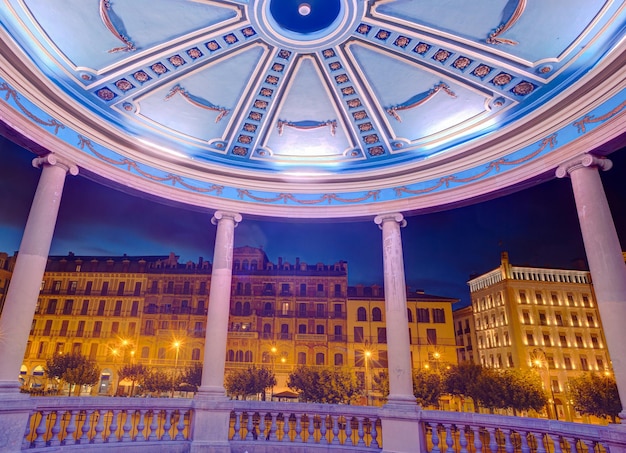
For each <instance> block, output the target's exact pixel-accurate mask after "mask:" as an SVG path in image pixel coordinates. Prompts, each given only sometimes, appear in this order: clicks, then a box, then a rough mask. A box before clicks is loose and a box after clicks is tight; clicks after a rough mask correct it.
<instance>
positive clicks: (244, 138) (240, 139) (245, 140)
mask: <svg viewBox="0 0 626 453" xmlns="http://www.w3.org/2000/svg"><path fill="white" fill-rule="evenodd" d="M237 141H238V142H239V143H243V144H245V145H249V144H250V143H252V137H250V136H249V135H240V136H239V137H237Z"/></svg>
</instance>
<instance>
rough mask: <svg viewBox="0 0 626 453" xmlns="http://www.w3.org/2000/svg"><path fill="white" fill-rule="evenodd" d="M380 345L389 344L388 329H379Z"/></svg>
mask: <svg viewBox="0 0 626 453" xmlns="http://www.w3.org/2000/svg"><path fill="white" fill-rule="evenodd" d="M378 343H379V344H385V343H387V328H386V327H379V328H378Z"/></svg>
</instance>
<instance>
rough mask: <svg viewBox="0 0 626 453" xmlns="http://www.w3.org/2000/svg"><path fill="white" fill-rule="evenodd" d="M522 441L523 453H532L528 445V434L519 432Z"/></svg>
mask: <svg viewBox="0 0 626 453" xmlns="http://www.w3.org/2000/svg"><path fill="white" fill-rule="evenodd" d="M519 437H520V441H521V443H522V446H521V448H522V453H530V445H528V433H523V432H521V431H520V432H519Z"/></svg>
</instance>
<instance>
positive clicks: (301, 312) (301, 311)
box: [298, 304, 306, 318]
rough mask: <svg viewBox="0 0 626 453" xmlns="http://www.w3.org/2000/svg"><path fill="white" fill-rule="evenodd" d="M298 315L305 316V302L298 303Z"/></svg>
mask: <svg viewBox="0 0 626 453" xmlns="http://www.w3.org/2000/svg"><path fill="white" fill-rule="evenodd" d="M298 316H300V317H302V318H306V304H298Z"/></svg>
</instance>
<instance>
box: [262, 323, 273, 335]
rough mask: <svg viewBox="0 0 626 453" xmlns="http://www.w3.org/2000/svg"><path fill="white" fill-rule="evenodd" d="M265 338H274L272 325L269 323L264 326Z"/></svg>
mask: <svg viewBox="0 0 626 453" xmlns="http://www.w3.org/2000/svg"><path fill="white" fill-rule="evenodd" d="M263 338H265V339H269V338H272V325H271V324H269V323H265V324H263Z"/></svg>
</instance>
